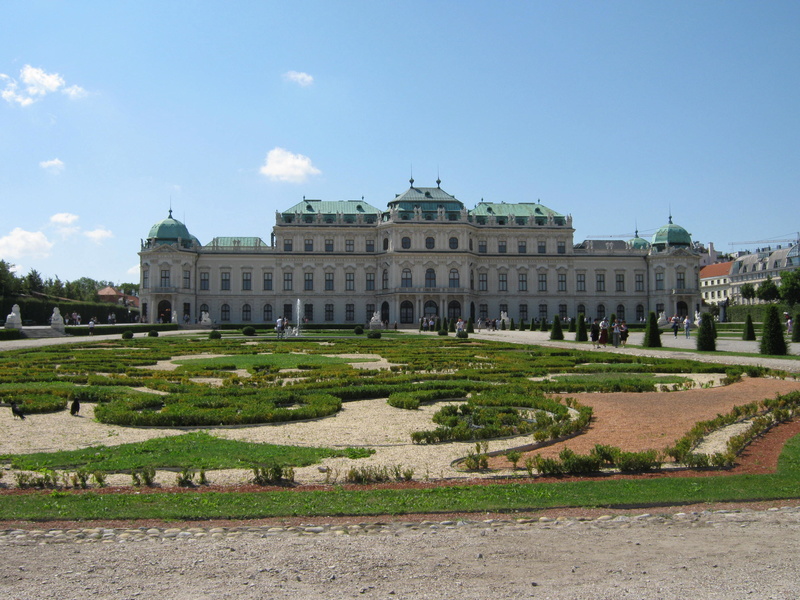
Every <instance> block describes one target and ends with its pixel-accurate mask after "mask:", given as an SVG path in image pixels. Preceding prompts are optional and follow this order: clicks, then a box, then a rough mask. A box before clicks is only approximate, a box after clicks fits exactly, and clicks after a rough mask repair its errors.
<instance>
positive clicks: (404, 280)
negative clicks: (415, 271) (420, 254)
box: [400, 269, 411, 288]
mask: <svg viewBox="0 0 800 600" xmlns="http://www.w3.org/2000/svg"><path fill="white" fill-rule="evenodd" d="M400 287H406V288H409V287H411V269H403V272H402V273H401V274H400Z"/></svg>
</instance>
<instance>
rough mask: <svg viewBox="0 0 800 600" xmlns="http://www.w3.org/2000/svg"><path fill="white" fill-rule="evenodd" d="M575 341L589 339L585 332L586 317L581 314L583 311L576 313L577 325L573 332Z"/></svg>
mask: <svg viewBox="0 0 800 600" xmlns="http://www.w3.org/2000/svg"><path fill="white" fill-rule="evenodd" d="M575 341H576V342H587V341H589V335H588V334H587V332H586V317H584V316H583V313H581V314H579V315H578V327H577V331H576V333H575Z"/></svg>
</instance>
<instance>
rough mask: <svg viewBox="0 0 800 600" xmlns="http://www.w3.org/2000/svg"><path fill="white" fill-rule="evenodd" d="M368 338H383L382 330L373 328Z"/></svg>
mask: <svg viewBox="0 0 800 600" xmlns="http://www.w3.org/2000/svg"><path fill="white" fill-rule="evenodd" d="M367 339H369V340H379V339H381V332H380V331H378V330H377V329H374V330H371V331H369V332H368V333H367Z"/></svg>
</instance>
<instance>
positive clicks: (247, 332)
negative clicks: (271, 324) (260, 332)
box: [242, 325, 256, 336]
mask: <svg viewBox="0 0 800 600" xmlns="http://www.w3.org/2000/svg"><path fill="white" fill-rule="evenodd" d="M255 334H256V328H255V327H251V326H249V325H248V326H247V327H245V328H244V329H242V335H247V336H252V335H255Z"/></svg>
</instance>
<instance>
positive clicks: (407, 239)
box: [400, 237, 411, 250]
mask: <svg viewBox="0 0 800 600" xmlns="http://www.w3.org/2000/svg"><path fill="white" fill-rule="evenodd" d="M400 246H401V247H402V248H403V250H408V249H409V248H411V238H410V237H404V238H403V239H402V240H400Z"/></svg>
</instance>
